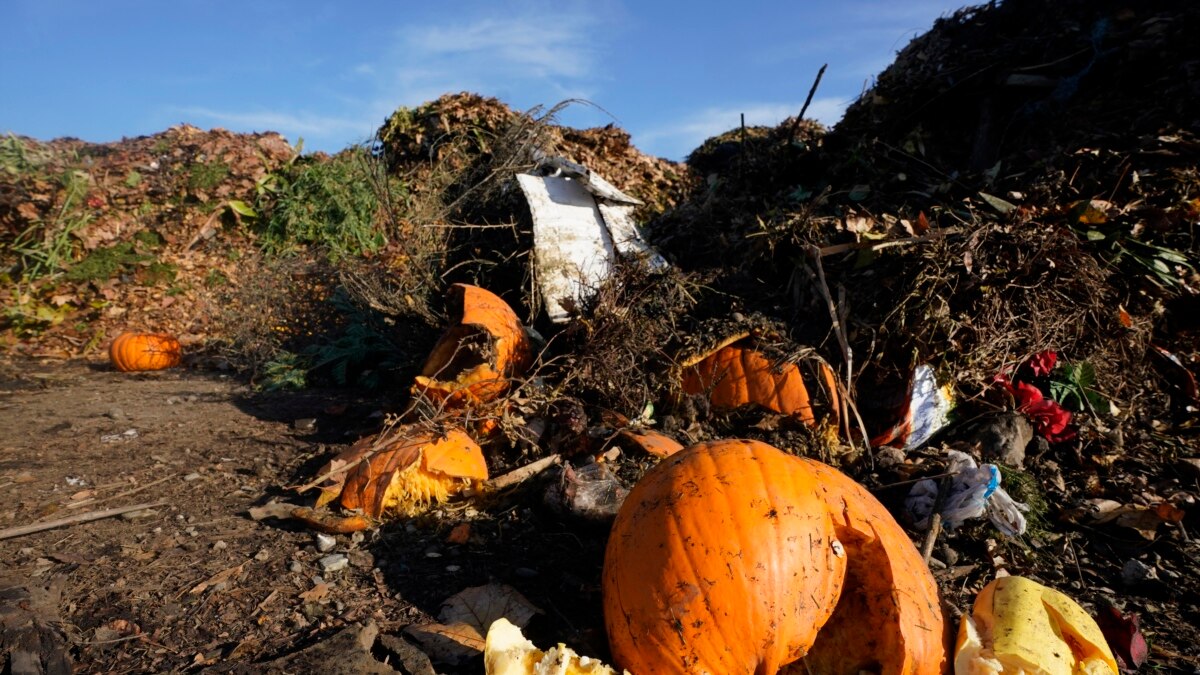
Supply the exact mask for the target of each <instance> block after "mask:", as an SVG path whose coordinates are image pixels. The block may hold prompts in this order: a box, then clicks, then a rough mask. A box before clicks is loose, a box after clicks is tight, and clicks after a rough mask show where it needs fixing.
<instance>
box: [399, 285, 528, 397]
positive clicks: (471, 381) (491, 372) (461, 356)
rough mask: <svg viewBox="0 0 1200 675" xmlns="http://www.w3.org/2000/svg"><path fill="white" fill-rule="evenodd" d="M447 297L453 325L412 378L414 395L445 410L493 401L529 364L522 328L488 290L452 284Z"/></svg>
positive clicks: (507, 309)
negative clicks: (445, 408) (419, 372)
mask: <svg viewBox="0 0 1200 675" xmlns="http://www.w3.org/2000/svg"><path fill="white" fill-rule="evenodd" d="M449 295H450V306H451V308H452V310H453V313H454V320H453V321H452V323H451V326H450V327H449V328H448V329H447V330H446V332H445V333H444V334H443V335H442V337H441V339H439V340H438V342H437V344H436V345H435V346H434V348H433V351H432V352H431V353H430V355H429V358H428V359H427V360H426V361H425V366H424V367H423V368H422V369H421V374H420V375H418V376H417V377H416V383H415V384H414V385H413V394H414V395H419V396H424V397H425V398H427V399H429V400H431V401H433V402H434V403H440V404H444V405H445V406H446V407H448V408H459V407H463V406H464V405H467V404H480V403H488V402H491V401H494V400H496V399H497V398H499V397H501V396H503V395H504V394H505V393H506V392H507V391H508V389H509V386H510V380H511V378H514V377H520V376H522V375H524V374H525V370H526V369H527V368H528V367H529V364H530V362H531V361H532V360H533V356H532V352H531V351H530V347H529V338H528V337H527V336H526V334H525V328H524V327H523V326H522V325H521V320H520V319H518V318H517V315H516V313H515V312H513V310H512V308H511V307H509V306H508V303H506V302H504V300H502V299H501V298H500V297H499V296H497V295H496V294H494V293H492V292H490V291H487V290H485V289H482V288H479V287H478V286H471V285H468V284H454V285H453V286H451V287H450V292H449Z"/></svg>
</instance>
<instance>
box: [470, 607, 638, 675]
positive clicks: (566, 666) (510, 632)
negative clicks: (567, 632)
mask: <svg viewBox="0 0 1200 675" xmlns="http://www.w3.org/2000/svg"><path fill="white" fill-rule="evenodd" d="M483 669H484V673H485V675H617V671H615V670H613V669H612V668H610V667H608V666H606V665H605V664H604V663H602V662H600V661H597V660H596V659H592V658H588V657H586V656H580V655H579V654H576V653H575V650H573V649H571V648H570V647H568V646H566V645H564V644H562V643H561V642H560V643H559V644H558V645H557V646H555V647H551V648H550V649H547V650H546V651H542V650H540V649H538V648H537V647H536V646H534V644H533V643H532V642H530V641H529V640H528V639H527V638H526V637H525V636H524V635H522V634H521V629H520V628H518V627H517V626H515V625H513V623H512V622H511V621H509V620H508V619H505V618H499V619H496V620H495V621H493V622H492V625H491V626H490V627H489V628H488V633H487V639H486V641H485V642H484V648H483ZM625 675H629V674H628V672H626V673H625Z"/></svg>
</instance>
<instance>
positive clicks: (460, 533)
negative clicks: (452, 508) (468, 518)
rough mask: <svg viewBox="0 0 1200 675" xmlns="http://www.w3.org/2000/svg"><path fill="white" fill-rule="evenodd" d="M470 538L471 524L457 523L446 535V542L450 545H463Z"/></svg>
mask: <svg viewBox="0 0 1200 675" xmlns="http://www.w3.org/2000/svg"><path fill="white" fill-rule="evenodd" d="M470 538H471V524H470V523H459V524H458V525H455V526H454V529H452V530H450V534H448V535H446V542H447V543H450V544H465V543H467V541H468V540H470Z"/></svg>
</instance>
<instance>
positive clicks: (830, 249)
mask: <svg viewBox="0 0 1200 675" xmlns="http://www.w3.org/2000/svg"><path fill="white" fill-rule="evenodd" d="M961 232H962V230H960V229H959V228H957V227H947V228H945V229H943V230H938V231H936V232H931V233H929V234H926V235H923V236H920V237H908V238H906V239H892V240H890V241H856V242H852V243H849V244H833V245H832V246H824V247H822V248H821V249H820V253H821V257H825V256H827V255H835V254H838V253H845V252H846V251H861V250H864V249H865V250H868V251H879V250H882V249H885V248H891V247H892V246H908V245H910V244H927V243H929V242H931V241H935V240H937V239H942V238H943V237H948V236H950V235H952V234H960V233H961Z"/></svg>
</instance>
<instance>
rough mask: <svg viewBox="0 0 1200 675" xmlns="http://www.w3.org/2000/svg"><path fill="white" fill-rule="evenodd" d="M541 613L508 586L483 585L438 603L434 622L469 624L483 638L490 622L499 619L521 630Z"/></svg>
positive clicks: (465, 590)
mask: <svg viewBox="0 0 1200 675" xmlns="http://www.w3.org/2000/svg"><path fill="white" fill-rule="evenodd" d="M541 611H542V610H540V609H538V608H537V607H536V606H534V604H533V603H531V602H529V600H526V599H525V596H523V595H521V593H520V592H518V591H517V589H515V588H513V587H512V586H508V585H506V584H485V585H483V586H473V587H471V588H467V589H464V590H462V591H460V592H459V593H456V594H454V595H452V596H451V597H450V598H448V599H447V600H446V601H445V602H443V603H442V610H441V611H440V612H438V619H440V620H441V621H442V623H447V624H453V623H466V624H469V625H472V626H474V627H475V628H476V629H477V630H478V632H479V635H480V636H483V635H486V634H487V629H488V627H489V626H491V625H492V622H493V621H495V620H496V619H499V618H500V617H504V618H506V619H508V620H509V621H511V622H512V623H513V624H515V625H517V626H519V627H521V628H524V627H525V625H526V624H528V623H529V620H530V619H532V618H533V615H534V614H540V613H541Z"/></svg>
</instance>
